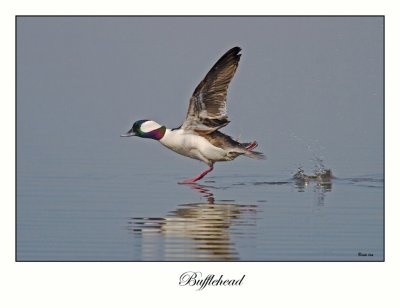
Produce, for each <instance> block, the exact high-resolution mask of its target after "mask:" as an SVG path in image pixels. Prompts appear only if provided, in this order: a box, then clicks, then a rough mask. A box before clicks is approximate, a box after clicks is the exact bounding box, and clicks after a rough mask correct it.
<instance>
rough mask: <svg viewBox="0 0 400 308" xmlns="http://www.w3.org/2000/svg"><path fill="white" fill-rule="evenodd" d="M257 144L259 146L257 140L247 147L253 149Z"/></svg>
mask: <svg viewBox="0 0 400 308" xmlns="http://www.w3.org/2000/svg"><path fill="white" fill-rule="evenodd" d="M257 146H258V143H257V141H253V142H251V143H250V144H249V145H248V146H247V147H246V149H247V150H249V151H251V150H252V149H254V148H256V147H257Z"/></svg>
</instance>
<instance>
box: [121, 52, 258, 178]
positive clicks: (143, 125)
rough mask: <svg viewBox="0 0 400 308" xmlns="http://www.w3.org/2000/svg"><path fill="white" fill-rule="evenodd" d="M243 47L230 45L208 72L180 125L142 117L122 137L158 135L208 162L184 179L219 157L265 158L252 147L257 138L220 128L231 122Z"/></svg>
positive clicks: (173, 146)
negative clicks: (243, 138)
mask: <svg viewBox="0 0 400 308" xmlns="http://www.w3.org/2000/svg"><path fill="white" fill-rule="evenodd" d="M240 51H241V49H240V48H239V47H234V48H232V49H230V50H229V51H228V52H226V53H225V54H224V55H223V56H222V57H221V58H220V59H219V60H218V61H217V63H215V65H214V66H213V67H212V68H211V70H210V71H209V72H208V73H207V75H206V77H204V79H203V80H202V81H201V82H200V84H199V85H198V86H197V87H196V89H195V90H194V92H193V95H192V97H191V98H190V103H189V109H188V112H187V115H186V119H185V121H184V122H183V124H182V125H181V126H180V127H179V128H177V129H168V128H166V127H165V126H162V125H160V124H158V123H156V122H154V121H151V120H139V121H136V122H135V123H134V124H133V126H132V128H131V130H130V131H129V132H128V133H126V134H124V135H122V137H130V136H139V137H142V138H151V139H155V140H158V141H159V142H160V143H161V144H163V145H164V146H166V147H167V148H169V149H171V150H173V151H175V152H176V153H179V154H181V155H184V156H187V157H190V158H193V159H197V160H200V161H203V162H204V163H206V164H207V165H208V167H209V168H208V169H207V170H205V171H204V172H202V173H200V174H198V175H197V176H195V177H193V178H191V179H188V180H185V181H184V182H182V183H194V182H196V181H198V180H200V179H201V178H203V177H204V176H205V175H206V174H207V173H209V172H210V171H212V170H213V166H214V163H215V162H218V161H229V160H233V159H235V158H236V157H237V156H239V155H245V156H248V157H251V158H254V159H264V155H263V154H262V153H260V152H256V151H253V149H254V148H255V147H256V146H257V145H258V144H257V142H256V141H253V142H250V143H240V142H238V141H235V140H233V139H232V138H231V137H230V136H228V135H225V134H223V133H221V132H220V131H219V129H220V128H222V127H224V126H226V125H228V123H229V120H228V114H227V108H226V105H227V93H228V87H229V83H230V81H231V80H232V78H233V76H234V74H235V72H236V69H237V67H238V65H239V60H240V56H241V54H240Z"/></svg>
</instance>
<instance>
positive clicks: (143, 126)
mask: <svg viewBox="0 0 400 308" xmlns="http://www.w3.org/2000/svg"><path fill="white" fill-rule="evenodd" d="M165 131H166V127H165V126H162V125H160V124H158V123H157V122H154V121H151V120H139V121H136V122H135V123H133V126H132V128H131V129H130V130H129V131H128V132H127V133H126V134H123V135H121V137H132V136H137V137H141V138H150V139H155V140H160V139H161V138H162V137H164V134H165Z"/></svg>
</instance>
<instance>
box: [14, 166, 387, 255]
mask: <svg viewBox="0 0 400 308" xmlns="http://www.w3.org/2000/svg"><path fill="white" fill-rule="evenodd" d="M182 159H184V158H182ZM245 162H246V161H245V159H242V160H240V162H239V160H237V162H234V163H233V164H236V167H237V166H240V164H241V163H242V164H243V163H245ZM35 166H36V167H33V166H31V168H29V167H28V165H26V166H22V165H21V166H19V170H21V171H20V172H19V173H18V192H17V198H18V199H17V202H18V206H17V215H18V223H17V259H18V260H132V261H142V260H143V261H147V260H156V261H164V260H165V261H172V260H185V261H189V260H193V261H248V260H259V261H269V260H357V261H367V260H368V261H371V260H382V259H383V178H382V176H381V175H379V174H362V175H355V176H351V177H342V178H341V177H336V178H332V179H327V180H315V179H310V180H309V181H302V180H294V179H293V178H292V177H293V174H294V173H295V172H296V171H297V170H293V174H283V172H282V175H278V174H277V175H271V176H263V175H261V174H257V173H254V174H246V175H243V174H240V173H237V174H235V173H232V172H231V171H230V170H229V168H222V170H218V165H217V168H216V171H215V174H214V175H213V174H211V176H209V177H207V178H205V180H204V181H201V182H200V184H199V185H178V184H177V181H179V180H181V179H182V178H184V177H185V176H190V175H191V174H184V173H179V172H175V173H174V171H173V170H168V168H167V167H165V168H163V169H160V168H158V166H157V164H155V166H153V167H152V166H142V167H141V168H138V167H137V166H136V167H134V166H135V165H134V164H133V166H132V165H129V164H125V163H120V162H113V161H108V162H106V161H93V160H92V161H89V160H85V161H77V160H72V159H64V160H62V159H54V160H51V159H49V160H46V161H45V160H43V161H40V159H38V160H36V165H35ZM199 166H200V165H199ZM23 167H25V168H23ZM201 167H203V166H201ZM195 171H198V170H195ZM309 173H310V174H312V172H309ZM333 173H334V170H333Z"/></svg>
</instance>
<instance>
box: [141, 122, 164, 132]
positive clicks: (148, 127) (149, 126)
mask: <svg viewBox="0 0 400 308" xmlns="http://www.w3.org/2000/svg"><path fill="white" fill-rule="evenodd" d="M160 127H161V125H160V124H158V123H156V122H154V121H146V122H143V123H142V125H141V126H140V130H141V131H142V132H144V133H148V132H151V131H153V130H155V129H157V128H160Z"/></svg>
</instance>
